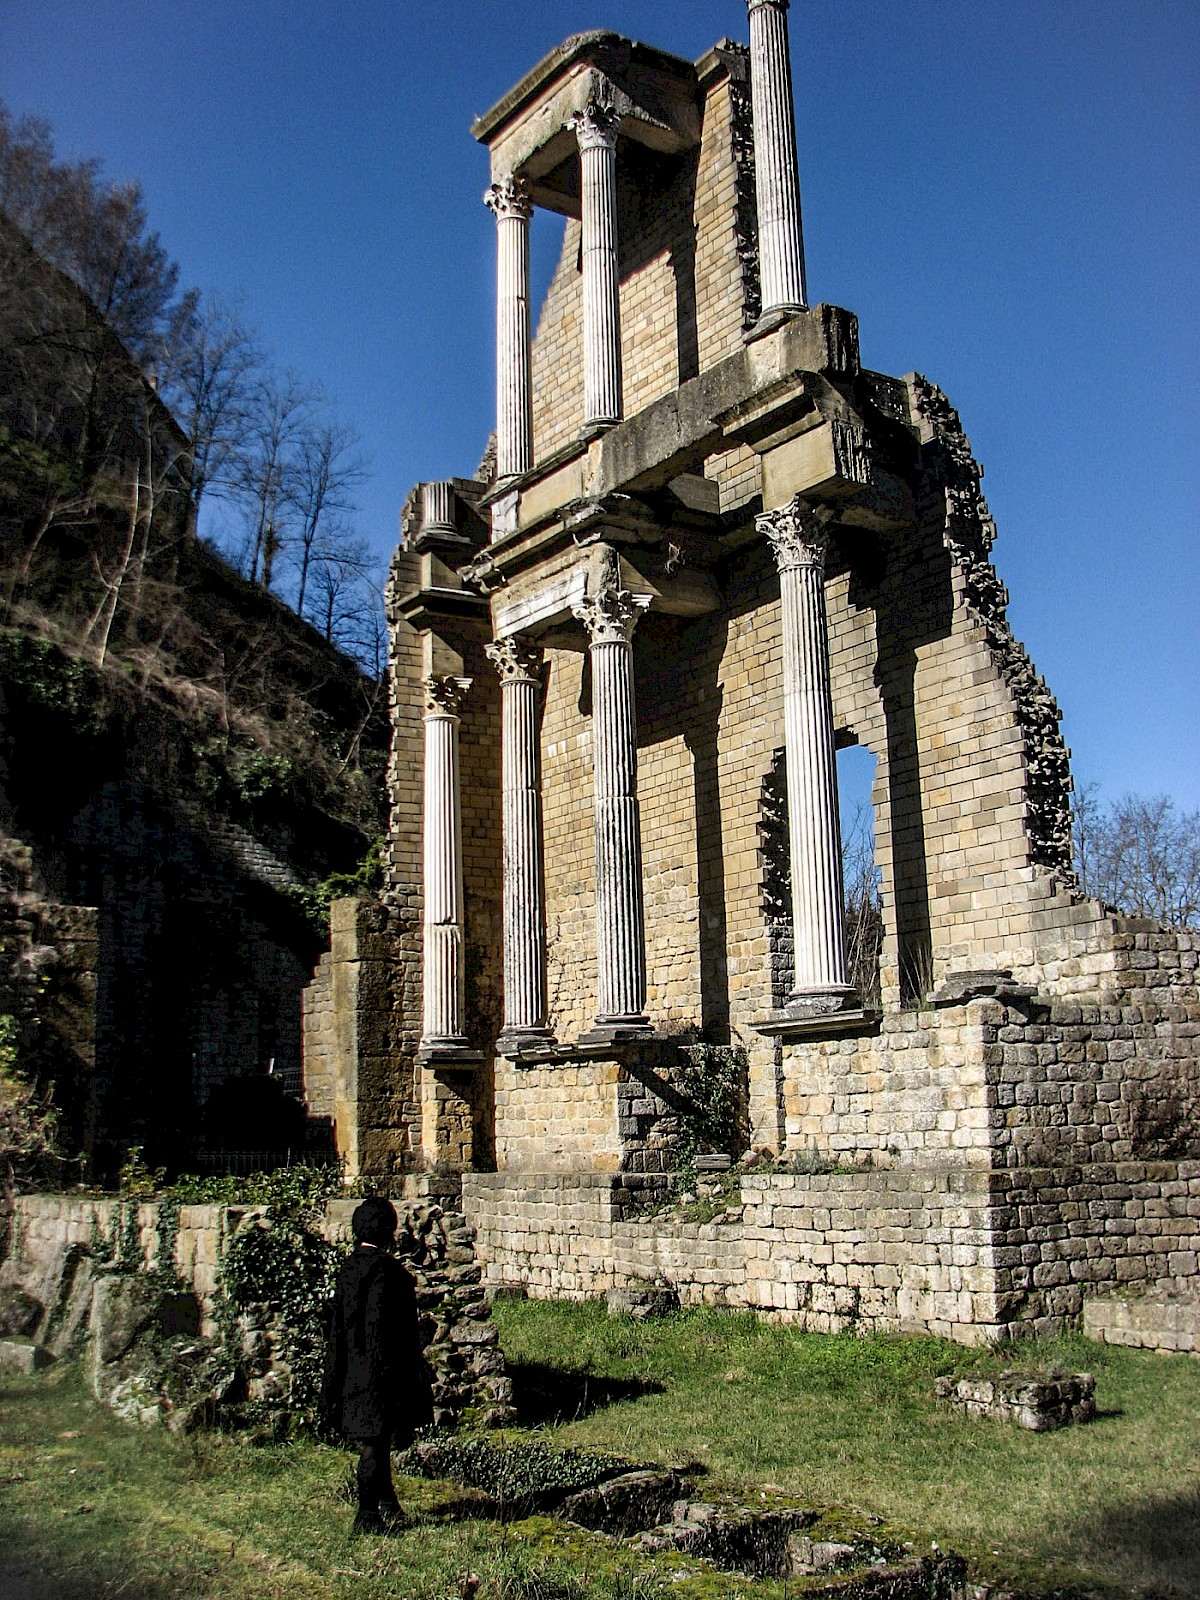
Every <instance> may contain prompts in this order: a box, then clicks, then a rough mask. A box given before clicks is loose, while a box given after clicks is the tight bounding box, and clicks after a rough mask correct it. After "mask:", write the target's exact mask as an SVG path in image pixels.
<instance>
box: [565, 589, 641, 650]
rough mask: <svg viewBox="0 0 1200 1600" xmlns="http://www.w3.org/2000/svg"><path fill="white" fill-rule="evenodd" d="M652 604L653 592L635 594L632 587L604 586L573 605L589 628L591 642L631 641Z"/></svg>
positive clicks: (618, 642) (577, 614) (576, 614)
mask: <svg viewBox="0 0 1200 1600" xmlns="http://www.w3.org/2000/svg"><path fill="white" fill-rule="evenodd" d="M649 604H650V597H649V595H640V594H637V595H635V594H634V593H633V591H632V590H630V589H601V590H600V591H599V593H598V594H590V595H588V596H587V597H586V599H583V600H581V601H580V602H579V604H578V605H576V606H572V608H571V609H572V611H573V612H574V614H575V616H576V617H578V619H579V621H580V622H582V623H583V625H584V627H585V628H586V629H587V636H588V640H589V642H590V643H592V644H628V643H629V641H630V640H631V639H632V638H633V630H634V628H636V627H637V624H638V619H639V618H640V617H641V615H642V612H643V611H645V609H646V607H647V606H648V605H649Z"/></svg>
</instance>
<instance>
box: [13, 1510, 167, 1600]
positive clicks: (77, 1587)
mask: <svg viewBox="0 0 1200 1600" xmlns="http://www.w3.org/2000/svg"><path fill="white" fill-rule="evenodd" d="M8 1532H9V1530H8V1529H6V1528H2V1527H0V1539H3V1540H5V1542H7V1534H8ZM10 1548H11V1547H10ZM72 1565H73V1563H72ZM0 1595H3V1596H4V1600H116V1597H117V1596H120V1600H179V1595H180V1586H179V1584H178V1582H177V1581H174V1580H162V1581H160V1580H158V1579H155V1578H143V1577H129V1576H122V1577H116V1576H115V1575H105V1574H104V1573H103V1572H98V1571H95V1570H94V1569H93V1570H84V1571H80V1570H75V1571H72V1570H71V1569H70V1566H68V1565H66V1564H63V1565H57V1564H55V1566H54V1567H53V1568H50V1567H48V1565H47V1563H46V1562H45V1561H43V1562H41V1563H40V1564H35V1563H33V1562H30V1561H22V1560H20V1559H19V1558H15V1557H14V1558H10V1557H9V1556H7V1555H4V1554H0Z"/></svg>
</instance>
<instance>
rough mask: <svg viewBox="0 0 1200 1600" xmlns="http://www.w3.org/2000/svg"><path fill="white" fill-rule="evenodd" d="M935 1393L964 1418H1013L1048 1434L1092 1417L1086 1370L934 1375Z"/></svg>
mask: <svg viewBox="0 0 1200 1600" xmlns="http://www.w3.org/2000/svg"><path fill="white" fill-rule="evenodd" d="M934 1387H935V1390H936V1393H937V1397H938V1399H939V1400H940V1401H942V1402H943V1404H945V1405H950V1406H955V1407H957V1408H958V1409H959V1410H962V1411H965V1412H966V1414H967V1415H968V1416H969V1417H995V1418H997V1420H999V1421H1001V1422H1015V1423H1016V1425H1017V1426H1018V1427H1019V1428H1028V1429H1029V1430H1030V1431H1031V1432H1033V1433H1050V1432H1052V1431H1053V1430H1054V1429H1055V1428H1065V1427H1066V1426H1067V1425H1068V1424H1069V1423H1072V1422H1091V1421H1092V1419H1093V1418H1094V1417H1095V1415H1096V1380H1095V1378H1093V1377H1092V1375H1091V1373H1090V1372H1076V1373H1072V1374H1070V1375H1069V1376H1068V1375H1066V1374H1062V1375H1060V1374H1055V1373H1035V1372H1034V1373H1031V1372H1002V1373H1001V1374H1000V1376H999V1377H998V1378H995V1379H992V1378H970V1377H968V1378H955V1377H952V1376H951V1377H945V1378H939V1379H938V1380H937V1383H936V1384H935V1386H934Z"/></svg>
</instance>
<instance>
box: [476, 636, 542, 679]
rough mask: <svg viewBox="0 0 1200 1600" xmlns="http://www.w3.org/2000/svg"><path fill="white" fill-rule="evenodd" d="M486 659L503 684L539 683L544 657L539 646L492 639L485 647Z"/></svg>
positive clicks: (519, 640)
mask: <svg viewBox="0 0 1200 1600" xmlns="http://www.w3.org/2000/svg"><path fill="white" fill-rule="evenodd" d="M484 649H485V650H486V652H487V658H488V660H489V661H490V662H491V663H492V665H493V666H494V667H495V669H496V671H497V673H498V674H499V676H500V682H501V684H505V683H539V684H540V683H541V681H542V663H543V661H544V660H545V656H544V654H543V652H542V649H541V646H540V645H536V644H530V643H529V642H528V641H527V640H525V639H518V638H511V639H494V640H493V641H492V643H491V644H489V645H485V646H484Z"/></svg>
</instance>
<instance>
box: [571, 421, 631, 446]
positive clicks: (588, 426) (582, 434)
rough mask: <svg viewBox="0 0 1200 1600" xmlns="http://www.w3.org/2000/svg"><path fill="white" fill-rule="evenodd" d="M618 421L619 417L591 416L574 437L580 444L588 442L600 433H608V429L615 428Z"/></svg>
mask: <svg viewBox="0 0 1200 1600" xmlns="http://www.w3.org/2000/svg"><path fill="white" fill-rule="evenodd" d="M620 421H621V418H620V417H592V418H590V419H589V420H588V421H587V422H585V423H584V425H583V427H582V428H580V430H579V432H578V433H577V434H576V436H575V437H576V439H577V440H578V442H579V443H580V444H590V443H591V442H592V440H593V439H598V438H599V437H600V435H601V434H602V433H608V432H609V431H610V429H612V428H615V427H616V425H617V423H618V422H620Z"/></svg>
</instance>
